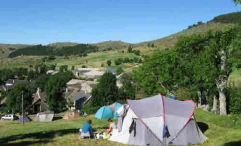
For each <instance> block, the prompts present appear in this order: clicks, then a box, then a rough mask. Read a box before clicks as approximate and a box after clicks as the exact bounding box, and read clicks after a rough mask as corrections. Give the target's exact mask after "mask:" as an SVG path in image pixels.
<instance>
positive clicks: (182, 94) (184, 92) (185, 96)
mask: <svg viewBox="0 0 241 146" xmlns="http://www.w3.org/2000/svg"><path fill="white" fill-rule="evenodd" d="M174 94H175V97H176V99H177V100H190V99H191V97H190V93H189V91H188V89H187V88H182V87H181V88H178V89H177V90H176V92H175V93H174Z"/></svg>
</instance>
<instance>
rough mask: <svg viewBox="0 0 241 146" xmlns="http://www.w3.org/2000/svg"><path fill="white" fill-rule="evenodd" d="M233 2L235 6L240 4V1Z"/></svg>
mask: <svg viewBox="0 0 241 146" xmlns="http://www.w3.org/2000/svg"><path fill="white" fill-rule="evenodd" d="M233 2H234V3H235V5H239V4H241V0H233Z"/></svg>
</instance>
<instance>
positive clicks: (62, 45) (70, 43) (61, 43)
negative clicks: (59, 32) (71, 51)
mask: <svg viewBox="0 0 241 146" xmlns="http://www.w3.org/2000/svg"><path fill="white" fill-rule="evenodd" d="M76 45H78V43H73V42H56V43H52V44H48V46H51V47H56V48H62V47H72V46H76Z"/></svg>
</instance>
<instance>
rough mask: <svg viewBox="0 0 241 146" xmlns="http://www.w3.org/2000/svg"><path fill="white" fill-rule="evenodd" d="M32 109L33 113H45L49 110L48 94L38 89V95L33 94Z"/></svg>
mask: <svg viewBox="0 0 241 146" xmlns="http://www.w3.org/2000/svg"><path fill="white" fill-rule="evenodd" d="M31 109H32V110H31V112H32V113H39V112H45V111H47V110H48V104H47V100H46V94H45V93H44V92H41V89H40V88H38V89H37V92H36V94H33V102H32V105H31Z"/></svg>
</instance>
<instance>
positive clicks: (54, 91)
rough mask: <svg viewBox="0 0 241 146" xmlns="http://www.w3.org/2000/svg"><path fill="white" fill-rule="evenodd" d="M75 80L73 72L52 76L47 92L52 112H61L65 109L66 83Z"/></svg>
mask: <svg viewBox="0 0 241 146" xmlns="http://www.w3.org/2000/svg"><path fill="white" fill-rule="evenodd" d="M72 78H74V75H73V73H72V72H69V71H67V72H64V73H58V74H55V75H52V76H51V77H50V78H49V79H48V81H47V83H46V85H45V92H46V95H47V103H48V105H49V108H50V110H54V111H56V112H60V111H62V110H64V108H65V104H66V101H65V98H64V97H63V91H64V90H65V87H66V83H67V82H68V81H69V80H70V79H72Z"/></svg>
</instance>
